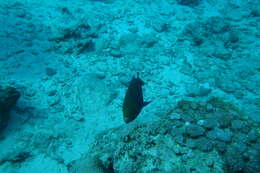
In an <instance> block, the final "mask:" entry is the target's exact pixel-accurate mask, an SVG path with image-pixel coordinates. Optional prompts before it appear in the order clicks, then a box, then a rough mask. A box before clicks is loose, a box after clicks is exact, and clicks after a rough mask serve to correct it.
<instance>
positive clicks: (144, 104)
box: [143, 101, 152, 107]
mask: <svg viewBox="0 0 260 173" xmlns="http://www.w3.org/2000/svg"><path fill="white" fill-rule="evenodd" d="M151 102H152V101H149V102H144V103H143V107H145V106H146V105H148V104H149V103H151Z"/></svg>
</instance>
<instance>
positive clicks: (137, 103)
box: [123, 74, 150, 123]
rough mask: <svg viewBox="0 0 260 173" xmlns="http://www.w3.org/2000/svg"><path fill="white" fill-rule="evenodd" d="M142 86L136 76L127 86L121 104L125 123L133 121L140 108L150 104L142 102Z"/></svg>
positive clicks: (141, 82) (140, 80) (142, 83)
mask: <svg viewBox="0 0 260 173" xmlns="http://www.w3.org/2000/svg"><path fill="white" fill-rule="evenodd" d="M143 85H144V82H143V81H142V79H140V78H139V76H138V74H137V77H133V78H132V80H131V82H130V84H129V86H128V89H127V91H126V95H125V99H124V103H123V115H124V121H125V122H126V123H129V122H131V121H133V120H134V119H135V118H136V117H137V116H138V114H139V113H140V112H141V110H142V108H143V107H144V106H146V105H148V104H149V103H150V102H144V99H143V91H142V86H143Z"/></svg>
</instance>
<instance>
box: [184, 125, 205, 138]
mask: <svg viewBox="0 0 260 173" xmlns="http://www.w3.org/2000/svg"><path fill="white" fill-rule="evenodd" d="M185 132H186V134H187V135H189V136H191V137H198V136H202V135H204V133H205V129H204V128H203V127H201V126H199V125H194V124H190V125H187V126H186V128H185Z"/></svg>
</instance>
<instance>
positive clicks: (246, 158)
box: [70, 98, 260, 173]
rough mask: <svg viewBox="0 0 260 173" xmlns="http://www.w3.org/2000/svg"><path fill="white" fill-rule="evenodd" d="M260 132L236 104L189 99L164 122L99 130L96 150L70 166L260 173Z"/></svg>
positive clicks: (130, 171)
mask: <svg viewBox="0 0 260 173" xmlns="http://www.w3.org/2000/svg"><path fill="white" fill-rule="evenodd" d="M209 105H211V109H208V108H209ZM177 114H178V115H179V116H176V115H177ZM172 115H174V116H172ZM176 117H177V118H176ZM259 136H260V134H259V124H257V123H256V122H254V121H251V120H250V119H248V118H247V117H246V116H245V115H241V112H240V111H239V110H238V109H237V108H236V107H235V106H234V105H232V104H231V103H228V102H225V101H223V100H221V99H220V98H211V99H210V100H208V101H207V102H205V103H201V102H192V101H187V100H183V101H180V102H179V103H178V105H177V107H175V108H174V109H173V112H169V114H167V115H165V117H162V118H161V119H160V120H156V121H152V122H147V123H140V122H138V121H133V122H132V123H129V124H126V125H123V126H120V127H118V128H114V129H111V130H109V131H106V132H103V133H101V134H99V135H98V136H97V137H96V143H95V144H94V145H93V146H92V149H91V150H90V152H91V153H87V154H86V155H85V156H83V157H82V159H80V160H77V161H74V162H73V163H71V164H70V170H71V172H72V173H74V172H77V173H83V172H84V173H85V172H88V173H91V172H93V171H94V170H95V171H96V172H97V170H98V171H99V172H112V173H146V172H147V173H148V172H154V173H157V172H158V173H159V172H169V173H170V172H175V173H186V172H187V173H188V172H212V173H235V172H241V171H242V172H244V173H257V172H259V169H260V167H259V165H260V164H259V163H260V160H259V159H260V157H259V156H260V150H259V145H260V140H259Z"/></svg>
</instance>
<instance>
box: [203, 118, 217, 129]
mask: <svg viewBox="0 0 260 173" xmlns="http://www.w3.org/2000/svg"><path fill="white" fill-rule="evenodd" d="M201 126H202V127H204V128H206V129H213V128H215V127H218V122H217V121H216V120H214V119H206V120H204V121H203V123H202V124H201Z"/></svg>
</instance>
